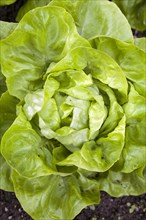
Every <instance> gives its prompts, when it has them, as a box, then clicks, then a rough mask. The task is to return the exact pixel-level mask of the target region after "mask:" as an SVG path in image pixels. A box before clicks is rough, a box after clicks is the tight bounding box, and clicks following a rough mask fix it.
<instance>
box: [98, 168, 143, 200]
mask: <svg viewBox="0 0 146 220" xmlns="http://www.w3.org/2000/svg"><path fill="white" fill-rule="evenodd" d="M143 169H144V168H143V167H142V170H143ZM139 171H141V168H140V169H137V170H135V171H133V172H131V173H122V172H115V171H111V170H109V171H107V172H105V173H103V174H99V176H98V178H97V179H96V180H97V181H98V182H99V187H100V190H103V191H105V192H107V193H108V194H110V195H111V196H114V197H120V196H125V195H128V196H129V195H135V196H137V195H141V194H143V193H145V181H146V178H145V177H144V175H141V174H139Z"/></svg>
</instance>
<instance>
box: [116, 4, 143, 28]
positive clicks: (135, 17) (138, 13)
mask: <svg viewBox="0 0 146 220" xmlns="http://www.w3.org/2000/svg"><path fill="white" fill-rule="evenodd" d="M113 2H115V3H116V4H117V5H118V7H119V8H120V9H121V11H122V12H123V13H124V14H125V16H126V17H127V19H128V21H129V23H130V25H131V27H132V28H133V29H136V30H139V31H144V30H145V29H146V22H145V19H146V2H145V0H126V1H121V0H113Z"/></svg>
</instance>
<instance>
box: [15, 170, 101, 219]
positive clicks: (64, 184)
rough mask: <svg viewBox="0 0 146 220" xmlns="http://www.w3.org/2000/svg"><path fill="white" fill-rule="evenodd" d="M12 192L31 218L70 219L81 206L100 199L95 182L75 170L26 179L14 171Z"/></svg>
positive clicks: (83, 206) (97, 201)
mask: <svg viewBox="0 0 146 220" xmlns="http://www.w3.org/2000/svg"><path fill="white" fill-rule="evenodd" d="M13 182H14V188H15V193H16V196H17V198H18V200H19V201H20V203H21V205H22V207H23V209H24V210H25V211H26V212H27V213H28V214H29V215H31V216H32V218H33V219H49V220H53V219H58V220H59V219H68V220H71V219H73V218H74V217H75V216H76V215H77V214H78V213H79V212H80V211H81V210H82V209H83V208H85V207H86V206H88V205H91V204H95V203H96V204H97V203H99V190H98V183H97V182H96V181H95V180H92V179H89V178H87V177H85V176H83V175H82V174H81V173H76V174H75V175H71V176H68V177H60V176H53V175H51V176H46V177H39V178H35V179H25V178H23V177H21V176H20V175H18V174H17V173H16V172H13Z"/></svg>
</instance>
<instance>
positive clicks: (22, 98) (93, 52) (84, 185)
mask: <svg viewBox="0 0 146 220" xmlns="http://www.w3.org/2000/svg"><path fill="white" fill-rule="evenodd" d="M98 12H100V13H98ZM7 27H10V32H9V31H8V30H7V32H6V34H5V35H3V36H2V37H1V38H3V40H1V71H2V77H1V78H2V79H1V83H2V84H3V85H4V87H3V89H2V91H1V93H3V92H4V91H5V90H6V89H8V91H6V92H4V93H3V94H2V96H1V98H0V108H1V109H2V110H1V111H0V125H1V130H0V131H1V138H2V140H1V155H0V163H1V169H0V171H1V173H0V178H1V185H0V187H1V188H2V189H3V190H7V191H14V192H15V194H16V196H17V198H18V199H19V201H20V203H21V205H22V207H23V208H24V210H25V211H26V212H27V213H28V214H29V215H30V216H31V217H32V218H33V219H60V220H62V219H73V218H74V217H75V216H76V215H77V214H78V213H79V212H80V211H81V210H82V209H83V208H85V207H86V206H88V205H91V204H97V203H99V202H100V191H106V192H107V193H109V194H110V195H112V196H115V197H119V196H123V195H140V194H143V193H145V192H146V188H145V165H146V160H145V152H146V140H145V129H146V128H145V127H146V123H145V120H146V114H145V113H146V112H145V109H146V100H145V96H146V86H145V77H146V75H145V52H144V48H143V45H144V43H143V42H144V40H143V39H141V40H139V41H134V39H133V36H132V32H131V28H130V25H129V24H128V22H127V20H126V18H125V17H124V15H123V14H122V13H121V11H120V10H119V9H118V7H117V6H116V5H115V4H114V3H111V2H109V1H106V0H105V1H102V2H101V1H91V0H87V1H76V0H75V1H71V0H67V1H59V0H53V1H51V2H50V4H49V5H48V6H45V7H40V8H36V9H34V10H30V11H29V12H28V13H26V15H25V16H24V17H23V18H22V20H21V21H20V23H19V24H18V25H17V26H15V27H14V26H13V28H12V26H7ZM11 28H12V29H11ZM7 35H9V36H7ZM5 78H6V86H7V87H6V86H5Z"/></svg>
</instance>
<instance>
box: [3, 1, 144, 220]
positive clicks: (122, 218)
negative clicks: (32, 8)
mask: <svg viewBox="0 0 146 220" xmlns="http://www.w3.org/2000/svg"><path fill="white" fill-rule="evenodd" d="M25 1H26V0H18V1H17V2H15V3H14V4H12V5H10V6H3V7H0V20H3V21H11V22H14V21H15V17H16V14H17V11H18V10H19V8H20V7H21V5H23V3H24V2H25ZM133 33H134V35H136V36H137V37H142V36H146V31H144V32H138V31H135V30H133ZM0 219H1V220H32V219H31V218H30V217H29V216H28V215H27V214H26V213H25V212H24V211H23V209H22V207H21V206H20V203H19V201H18V200H17V198H16V197H15V194H14V193H10V192H4V191H2V190H0ZM46 220H49V219H46ZM63 220H65V219H63ZM74 220H146V194H144V195H141V196H124V197H121V198H113V197H110V196H109V195H108V194H107V193H105V192H102V193H101V203H100V205H95V206H90V207H87V208H86V209H84V210H83V211H82V212H81V213H80V214H79V215H78V216H77V217H76V218H75V219H74Z"/></svg>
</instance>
